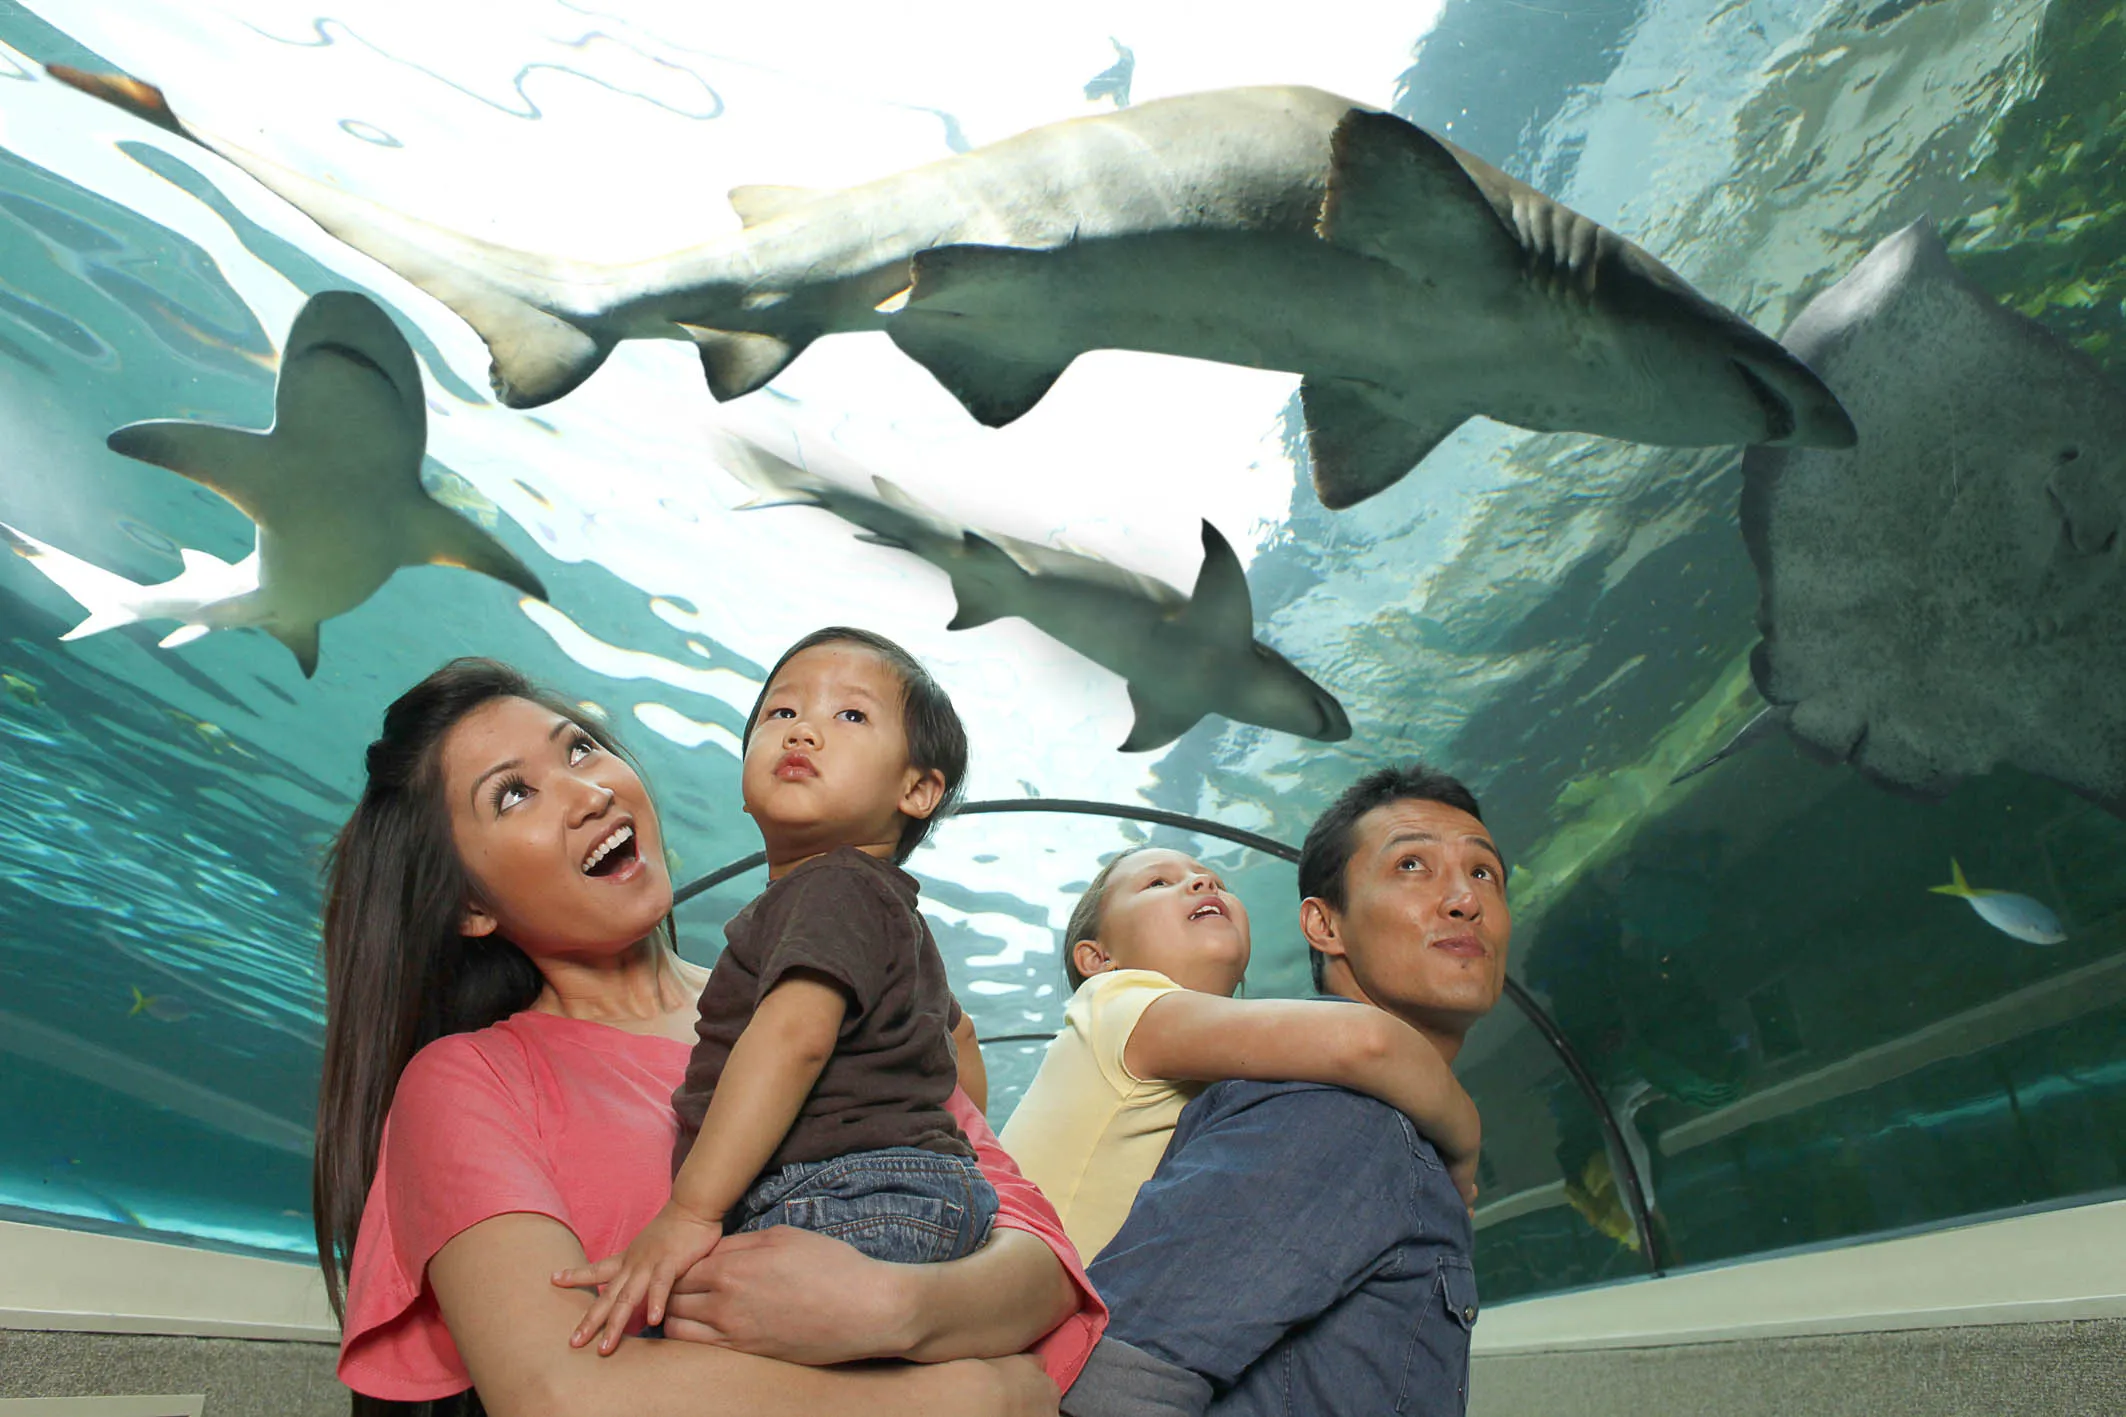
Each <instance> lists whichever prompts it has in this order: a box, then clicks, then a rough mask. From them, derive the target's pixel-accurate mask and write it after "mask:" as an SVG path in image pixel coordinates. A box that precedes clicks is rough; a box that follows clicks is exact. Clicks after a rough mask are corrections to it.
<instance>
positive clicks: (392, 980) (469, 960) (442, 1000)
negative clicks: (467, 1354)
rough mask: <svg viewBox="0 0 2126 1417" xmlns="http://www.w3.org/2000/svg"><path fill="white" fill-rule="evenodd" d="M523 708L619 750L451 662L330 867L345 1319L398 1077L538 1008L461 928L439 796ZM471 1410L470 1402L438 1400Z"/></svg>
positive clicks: (323, 1155)
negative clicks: (451, 763)
mask: <svg viewBox="0 0 2126 1417" xmlns="http://www.w3.org/2000/svg"><path fill="white" fill-rule="evenodd" d="M505 698H514V699H528V700H530V701H531V702H533V703H536V704H539V705H541V706H542V707H545V708H548V709H551V710H553V711H554V712H555V713H557V714H560V715H561V716H562V717H564V718H568V719H570V720H571V721H573V722H575V723H577V724H578V725H580V726H581V727H582V729H583V731H584V732H585V733H587V734H589V735H590V736H591V737H592V738H593V739H595V740H596V741H597V742H598V744H599V746H601V747H603V748H605V749H606V750H608V751H609V752H613V753H616V754H620V755H621V756H622V757H625V752H624V750H623V749H622V748H621V747H620V745H619V744H618V743H616V742H614V741H613V740H612V738H611V735H610V734H609V733H608V732H607V731H606V730H605V729H604V728H603V727H601V726H600V725H599V724H598V723H597V722H596V721H595V720H592V719H590V718H589V717H588V716H587V715H585V714H584V713H582V712H581V711H580V710H579V709H578V708H577V707H576V706H575V705H573V704H571V703H569V702H567V701H566V700H565V699H562V698H560V697H558V696H556V695H554V694H551V693H549V692H547V691H545V690H543V689H540V688H539V687H538V686H536V685H534V684H533V683H532V682H531V681H530V680H529V679H527V678H525V677H524V675H522V674H520V673H519V672H518V671H516V670H515V669H512V668H510V667H509V666H508V665H506V664H501V663H498V662H497V661H495V660H492V659H456V660H452V661H451V662H450V663H449V664H446V665H444V666H443V667H442V668H441V669H438V670H437V671H436V672H435V673H433V674H431V675H429V676H428V677H427V678H426V679H423V680H422V681H421V682H420V683H418V684H416V685H414V686H413V687H412V688H411V689H409V690H407V691H406V692H405V693H404V694H402V695H400V696H399V698H398V699H397V701H395V702H394V703H393V704H392V705H391V707H390V708H388V709H386V710H385V711H384V731H383V733H382V735H381V736H379V737H378V738H377V740H376V741H375V742H373V743H371V744H370V745H369V753H368V758H367V769H368V781H367V783H366V784H365V785H364V787H363V789H362V799H361V801H360V802H358V803H357V804H356V805H355V809H354V815H352V816H351V817H349V818H348V819H347V824H346V825H345V826H343V827H341V828H340V832H339V836H338V837H337V838H336V839H335V840H334V841H333V843H332V848H331V852H330V854H329V856H328V857H327V860H326V865H325V921H324V925H325V1060H324V1080H323V1083H322V1086H321V1087H320V1089H319V1092H318V1104H317V1160H316V1163H315V1166H314V1167H313V1169H312V1172H311V1205H312V1210H313V1212H314V1214H315V1217H316V1225H317V1261H318V1265H319V1267H320V1268H321V1269H323V1270H324V1273H325V1292H326V1295H327V1296H328V1297H329V1298H330V1300H331V1302H332V1312H333V1314H334V1315H335V1316H336V1317H338V1318H339V1319H340V1320H341V1321H342V1322H344V1321H345V1319H346V1285H347V1270H348V1266H349V1264H350V1263H351V1262H352V1260H353V1257H354V1238H355V1230H356V1227H357V1226H359V1225H360V1223H361V1219H362V1207H363V1206H364V1204H365V1203H366V1202H367V1201H368V1198H369V1185H370V1182H371V1181H372V1180H373V1179H375V1176H376V1165H377V1151H378V1148H379V1146H380V1145H381V1144H382V1141H383V1135H384V1117H385V1114H386V1113H387V1112H388V1111H389V1110H390V1107H391V1097H392V1093H393V1092H394V1091H395V1090H396V1089H397V1087H398V1082H399V1075H400V1074H401V1073H402V1072H404V1071H405V1069H406V1064H407V1063H408V1062H409V1061H411V1060H412V1058H413V1055H414V1054H415V1053H417V1052H419V1051H420V1050H421V1048H422V1047H423V1046H425V1045H427V1044H429V1043H432V1042H434V1041H435V1040H436V1039H438V1038H441V1037H442V1036H443V1035H445V1034H447V1033H463V1032H468V1031H470V1030H473V1029H478V1028H485V1027H486V1026H487V1025H489V1024H491V1023H496V1022H499V1021H500V1020H502V1019H505V1018H507V1017H509V1016H510V1015H511V1014H514V1013H517V1012H519V1011H521V1010H523V1009H526V1008H528V1007H530V1006H531V1003H532V1001H533V1000H535V999H536V998H538V996H539V991H540V990H541V989H542V988H543V987H544V985H545V980H544V977H543V976H542V975H541V974H540V973H539V971H538V969H537V968H536V967H535V966H534V965H533V964H532V962H531V960H530V959H529V958H527V957H526V956H525V954H524V952H523V951H521V950H519V949H518V948H517V947H516V946H515V945H514V944H511V943H510V942H509V941H508V940H505V939H503V938H502V937H501V936H500V935H498V934H497V935H487V936H468V935H461V934H459V933H458V925H459V923H460V921H461V920H462V919H463V918H464V914H465V906H466V902H467V899H468V895H469V888H470V882H469V881H468V879H467V877H466V875H465V870H464V867H463V866H462V865H461V864H460V863H459V860H458V853H457V848H456V846H455V844H454V843H453V842H452V840H451V834H450V814H449V809H448V807H447V806H446V805H445V803H444V800H443V765H442V753H441V748H442V744H443V739H444V738H445V737H446V736H447V735H448V734H449V732H450V730H451V729H452V728H455V727H456V726H457V725H458V724H459V723H460V722H462V721H463V720H464V719H465V717H466V715H468V714H470V713H471V712H473V710H475V709H477V708H479V707H481V706H482V705H483V704H488V703H492V702H493V701H494V700H496V699H505ZM430 1410H431V1405H430V1404H428V1403H412V1404H408V1403H389V1402H381V1401H378V1400H376V1399H372V1398H366V1397H363V1396H360V1395H359V1394H358V1395H356V1397H355V1400H354V1407H353V1412H354V1413H355V1417H370V1414H373V1415H374V1417H385V1414H392V1413H401V1414H413V1413H423V1412H428V1411H430ZM432 1410H433V1411H434V1412H436V1413H438V1414H440V1413H444V1412H455V1413H461V1414H475V1413H478V1412H479V1411H480V1410H481V1409H480V1406H479V1401H478V1399H477V1398H476V1397H474V1396H472V1395H471V1394H469V1393H468V1394H466V1395H465V1396H464V1398H463V1399H446V1400H445V1401H443V1402H438V1403H435V1404H433V1407H432Z"/></svg>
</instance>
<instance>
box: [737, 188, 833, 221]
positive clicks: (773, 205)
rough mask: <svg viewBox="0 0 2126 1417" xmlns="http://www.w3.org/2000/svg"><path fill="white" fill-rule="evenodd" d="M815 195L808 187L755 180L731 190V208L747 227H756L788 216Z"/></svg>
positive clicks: (816, 193) (816, 194) (815, 192)
mask: <svg viewBox="0 0 2126 1417" xmlns="http://www.w3.org/2000/svg"><path fill="white" fill-rule="evenodd" d="M818 195H819V193H818V192H817V191H815V190H813V189H812V188H810V187H777V186H773V185H771V184H764V183H754V184H751V185H749V186H745V187H733V188H732V189H731V210H732V211H734V212H737V213H738V219H739V220H740V221H741V222H743V223H745V224H746V225H747V226H759V225H760V224H761V223H762V222H764V221H773V220H775V218H777V217H779V216H787V215H789V214H790V213H791V212H794V211H796V210H797V209H798V208H799V207H801V206H804V205H805V204H806V203H807V202H810V201H811V200H812V199H813V198H815V197H817V196H818Z"/></svg>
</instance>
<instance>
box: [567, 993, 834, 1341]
mask: <svg viewBox="0 0 2126 1417" xmlns="http://www.w3.org/2000/svg"><path fill="white" fill-rule="evenodd" d="M847 1009H848V1002H847V998H846V996H845V995H844V994H843V993H842V990H841V986H840V985H838V984H835V983H832V982H830V981H828V980H827V978H826V977H825V976H823V975H819V974H815V973H813V972H811V971H809V970H796V969H793V970H791V971H790V972H788V973H787V974H785V975H783V977H782V978H781V979H780V980H779V981H777V983H776V984H775V987H774V988H772V989H770V990H769V991H768V993H767V995H766V996H765V997H764V998H762V999H761V1001H760V1003H759V1004H758V1005H756V1006H755V1007H754V1010H753V1017H752V1019H751V1020H750V1021H748V1022H747V1024H746V1027H745V1031H744V1032H743V1033H741V1034H739V1035H738V1042H737V1043H735V1044H733V1045H732V1047H731V1056H730V1057H729V1058H728V1059H727V1060H726V1061H725V1063H724V1068H723V1076H722V1077H720V1078H718V1079H717V1082H716V1092H715V1095H714V1096H713V1097H711V1098H710V1099H709V1110H708V1114H707V1115H706V1116H704V1117H703V1118H702V1122H701V1132H700V1134H699V1135H698V1136H697V1137H695V1139H694V1145H693V1148H692V1149H691V1150H690V1151H688V1152H687V1159H686V1160H685V1162H683V1163H682V1164H681V1165H680V1168H679V1174H678V1175H677V1176H675V1177H673V1178H672V1198H671V1200H669V1201H667V1202H666V1203H665V1206H664V1208H663V1209H662V1210H660V1211H658V1212H657V1214H656V1216H655V1217H654V1218H653V1219H652V1220H651V1221H650V1223H649V1224H648V1225H646V1226H644V1227H643V1229H642V1231H641V1233H639V1234H637V1235H636V1236H635V1238H634V1240H633V1241H631V1242H630V1243H629V1245H628V1247H627V1252H626V1253H625V1254H622V1255H614V1256H609V1257H607V1258H605V1259H602V1260H600V1261H599V1262H598V1263H597V1264H594V1265H589V1266H586V1267H582V1268H578V1269H570V1270H563V1271H561V1272H560V1273H557V1274H555V1275H554V1277H553V1280H554V1283H555V1284H558V1285H561V1286H564V1287H567V1288H576V1287H580V1286H585V1285H597V1286H602V1292H601V1293H600V1294H599V1295H598V1297H597V1299H596V1300H595V1301H593V1303H592V1304H591V1307H590V1309H589V1310H588V1311H587V1312H586V1313H585V1314H584V1316H583V1319H582V1322H581V1323H579V1324H578V1325H577V1326H576V1331H575V1332H574V1333H573V1334H571V1335H570V1336H569V1342H570V1343H571V1344H572V1345H575V1346H578V1347H580V1346H582V1345H583V1344H585V1343H588V1342H590V1340H591V1336H592V1335H593V1334H601V1332H602V1336H601V1337H600V1338H599V1342H598V1351H599V1352H601V1353H611V1352H612V1351H613V1350H614V1349H616V1348H617V1347H619V1345H620V1342H621V1340H622V1339H623V1338H624V1337H625V1336H626V1333H627V1326H628V1324H629V1322H630V1320H631V1318H632V1316H633V1314H634V1312H635V1310H636V1308H637V1306H638V1305H646V1306H647V1308H646V1313H647V1315H648V1321H649V1322H650V1323H653V1324H655V1323H662V1322H663V1321H664V1310H665V1304H666V1301H667V1300H668V1299H669V1297H670V1294H671V1289H672V1285H673V1283H674V1281H676V1280H677V1279H678V1278H679V1276H680V1275H682V1274H684V1273H686V1272H687V1270H688V1269H690V1268H692V1267H693V1266H694V1265H695V1264H697V1263H699V1262H700V1261H701V1260H704V1259H706V1258H708V1256H709V1255H710V1254H711V1253H712V1252H713V1251H714V1250H715V1248H716V1246H717V1244H718V1242H719V1241H721V1239H722V1238H723V1225H724V1218H725V1217H726V1216H727V1215H728V1214H729V1213H730V1210H731V1207H733V1206H735V1205H736V1204H738V1202H739V1200H740V1199H741V1198H742V1197H743V1196H744V1195H745V1193H746V1188H747V1187H749V1186H750V1185H752V1183H753V1179H754V1178H755V1177H756V1176H758V1175H759V1174H760V1172H761V1168H763V1167H765V1166H766V1165H767V1164H768V1159H769V1158H770V1157H772V1156H774V1154H775V1150H776V1148H777V1147H779V1146H780V1145H782V1139H783V1138H784V1137H785V1136H787V1135H788V1134H789V1131H790V1124H791V1123H792V1122H794V1121H796V1120H797V1114H798V1112H799V1110H800V1109H802V1108H803V1106H804V1105H805V1098H806V1097H807V1096H808V1095H810V1093H811V1091H812V1087H813V1084H814V1083H816V1082H818V1081H819V1074H820V1070H821V1069H822V1068H824V1067H826V1065H827V1060H828V1059H829V1058H831V1057H833V1056H834V1045H835V1041H836V1039H837V1037H838V1036H839V1034H840V1031H841V1023H842V1016H843V1014H844V1013H845V1012H846V1011H847Z"/></svg>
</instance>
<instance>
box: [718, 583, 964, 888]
mask: <svg viewBox="0 0 2126 1417" xmlns="http://www.w3.org/2000/svg"><path fill="white" fill-rule="evenodd" d="M831 644H850V645H856V646H858V647H859V648H861V649H867V650H870V651H871V652H872V653H873V654H875V655H877V656H878V657H879V658H880V659H883V660H884V661H886V664H887V666H888V667H889V668H891V669H892V670H893V672H894V674H895V675H897V676H898V677H899V678H900V681H901V730H902V732H903V733H904V734H905V735H906V737H907V739H908V764H909V766H910V767H913V768H914V769H916V771H918V772H929V771H931V770H932V769H933V768H934V769H936V770H937V771H938V772H939V773H941V774H943V775H944V778H945V795H944V796H943V797H940V798H939V799H938V804H937V809H936V810H935V811H933V812H932V813H931V814H930V815H929V816H927V817H906V818H903V819H902V821H901V839H900V841H899V842H898V843H896V844H895V846H894V849H893V860H894V862H895V864H899V863H900V862H903V861H906V860H907V859H908V857H909V856H910V855H911V854H912V853H913V852H914V851H915V849H916V848H917V847H918V846H921V845H922V844H923V839H924V838H925V837H927V836H929V835H930V828H931V827H932V826H933V825H935V824H936V823H937V821H938V820H939V818H941V817H946V816H950V815H951V813H952V809H953V808H954V807H957V806H958V805H959V803H960V789H961V787H962V786H963V785H964V784H965V781H966V778H967V729H966V726H965V725H964V724H962V723H961V722H960V715H959V711H958V710H957V709H955V708H953V706H952V699H951V698H950V697H949V696H948V695H947V694H946V693H945V691H944V690H943V689H942V688H940V687H939V686H938V682H937V680H935V679H933V678H931V677H930V671H929V670H927V669H925V668H923V666H922V664H921V663H920V662H919V661H918V660H917V659H916V657H915V656H914V655H912V654H910V653H908V651H906V650H904V649H902V648H901V647H900V646H899V645H897V644H895V643H894V642H893V641H891V640H889V639H887V638H886V637H885V636H884V635H875V634H873V633H872V632H871V631H869V630H857V629H852V628H850V627H849V626H847V625H829V626H828V627H827V628H826V629H824V630H814V631H813V632H812V633H811V634H809V635H807V636H805V637H804V638H803V639H801V640H799V641H798V642H797V643H796V644H794V645H791V646H790V647H789V648H788V649H786V650H784V651H783V654H782V658H781V659H778V660H776V661H775V667H774V668H773V669H770V670H769V671H768V677H767V678H766V679H763V680H762V681H761V684H760V694H759V696H758V697H757V698H755V699H754V700H753V711H752V712H751V713H748V714H747V715H746V731H745V733H744V735H743V736H742V737H741V738H740V739H739V750H740V751H741V752H743V751H744V750H745V749H746V748H747V747H748V746H750V745H751V744H752V742H753V725H754V724H755V723H756V722H758V721H759V719H760V706H761V704H762V703H764V702H765V701H766V700H767V697H768V689H769V687H770V686H771V685H773V684H774V683H775V676H776V675H778V674H780V673H782V671H783V666H784V665H786V664H788V663H789V662H790V661H791V660H792V659H795V658H796V657H797V656H798V655H800V654H803V653H804V652H805V651H806V650H808V649H817V648H818V647H819V646H821V645H831Z"/></svg>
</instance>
